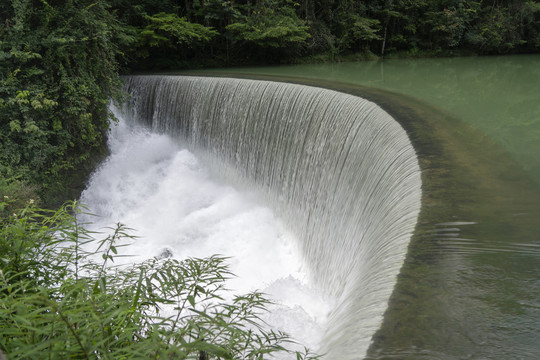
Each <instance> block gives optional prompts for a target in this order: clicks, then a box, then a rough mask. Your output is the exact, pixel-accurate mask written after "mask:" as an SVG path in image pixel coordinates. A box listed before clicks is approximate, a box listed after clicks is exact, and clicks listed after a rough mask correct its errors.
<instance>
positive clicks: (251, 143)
mask: <svg viewBox="0 0 540 360" xmlns="http://www.w3.org/2000/svg"><path fill="white" fill-rule="evenodd" d="M126 80H127V84H126V91H127V92H128V93H129V94H130V95H131V96H130V100H129V101H128V104H127V106H126V109H127V110H125V112H126V116H127V117H128V118H130V119H131V120H133V121H137V122H140V123H143V124H146V125H147V126H149V127H151V128H152V129H153V130H154V131H157V132H163V133H167V134H169V135H172V136H174V137H178V138H180V139H182V140H183V141H185V142H186V143H188V144H189V146H191V147H192V148H193V149H197V150H199V151H204V152H206V153H208V154H211V157H212V158H213V159H215V167H216V168H219V169H221V170H222V172H223V174H226V176H227V177H230V178H234V179H235V181H238V183H244V184H247V183H249V184H251V185H253V186H255V187H256V188H257V189H258V191H260V192H261V193H262V194H264V196H265V197H266V200H267V201H268V203H269V204H270V206H271V207H273V208H274V209H275V211H276V212H277V213H278V214H280V215H281V217H282V219H283V221H284V222H286V224H287V225H288V227H289V228H290V229H291V230H292V231H293V232H294V233H295V234H296V235H297V237H298V238H299V241H300V244H299V246H300V247H301V250H302V253H303V256H304V257H305V261H306V262H307V263H308V264H309V268H310V275H311V278H312V281H313V283H314V284H315V285H316V286H317V287H319V288H320V289H321V290H322V291H324V292H326V293H327V294H330V295H331V296H332V297H334V298H335V299H337V302H336V307H335V309H334V310H333V311H332V313H331V314H330V315H329V317H328V327H327V330H326V334H325V340H324V343H323V344H322V349H320V351H322V352H325V353H327V358H328V359H358V358H359V357H362V356H363V355H364V354H365V352H366V351H367V348H368V346H369V343H370V341H371V337H372V336H373V334H374V333H375V331H376V330H377V329H378V328H379V326H380V324H381V322H382V318H383V315H384V311H385V309H386V308H387V304H388V300H389V297H390V295H391V293H392V290H393V288H394V285H395V283H396V279H397V275H398V273H399V270H400V268H401V266H402V264H403V261H404V258H405V255H406V253H407V246H408V244H409V240H410V238H411V235H412V233H413V231H414V229H415V226H416V222H417V218H418V214H419V211H420V198H421V178H420V177H421V176H420V175H421V174H420V168H419V164H418V159H417V156H416V153H415V150H414V148H413V147H412V145H411V143H410V141H409V138H408V136H407V134H406V132H405V131H404V129H403V128H402V127H401V126H400V125H399V123H398V122H396V121H395V120H394V119H393V118H392V117H391V116H390V115H388V114H387V113H386V112H385V111H383V110H382V109H381V108H380V107H379V106H377V105H376V104H374V103H372V102H369V101H367V100H365V99H362V98H359V97H356V96H351V95H348V94H344V93H340V92H336V91H331V90H326V89H321V88H315V87H308V86H302V85H296V84H286V83H277V82H268V81H255V80H243V79H229V78H208V77H184V76H131V77H129V78H127V79H126ZM231 169H232V171H231Z"/></svg>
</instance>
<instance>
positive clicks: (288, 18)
mask: <svg viewBox="0 0 540 360" xmlns="http://www.w3.org/2000/svg"><path fill="white" fill-rule="evenodd" d="M246 10H247V13H246V14H245V15H240V16H238V17H237V18H236V19H235V21H234V22H233V23H232V24H230V25H228V26H227V27H226V30H227V31H229V32H230V33H231V34H232V38H233V39H234V42H236V43H240V44H242V43H244V44H248V45H255V46H256V47H258V48H259V49H262V50H263V53H265V54H268V53H270V52H274V54H275V52H276V50H278V49H279V50H282V54H285V53H291V52H295V51H298V50H299V49H300V47H301V46H302V45H303V44H305V41H306V40H307V39H308V38H309V36H310V35H309V33H308V29H309V28H308V26H306V23H305V21H303V20H301V19H300V18H299V17H298V16H297V15H296V13H295V10H294V8H292V7H291V6H290V5H289V4H288V3H287V2H281V1H278V0H263V1H259V2H257V4H256V5H255V6H247V7H246Z"/></svg>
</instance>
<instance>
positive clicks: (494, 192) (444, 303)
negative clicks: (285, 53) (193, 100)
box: [219, 55, 540, 359]
mask: <svg viewBox="0 0 540 360" xmlns="http://www.w3.org/2000/svg"><path fill="white" fill-rule="evenodd" d="M219 73H220V75H223V74H231V75H234V76H236V75H238V74H243V75H242V76H246V75H247V76H261V75H262V76H275V77H280V78H282V77H285V78H303V79H309V80H306V81H307V82H309V83H310V84H315V85H317V83H318V82H319V81H320V82H321V83H323V82H324V84H327V83H328V82H332V83H334V82H335V83H341V84H345V85H343V86H344V87H347V88H350V85H354V86H360V87H362V88H367V89H378V90H377V91H379V90H383V91H382V92H381V91H379V92H378V94H379V95H378V96H379V97H380V98H381V99H387V100H386V101H387V103H389V104H390V103H393V102H395V101H394V99H397V100H396V101H399V102H401V103H403V104H405V105H404V107H402V108H397V109H393V110H392V111H390V113H391V114H392V115H393V116H394V117H396V118H398V119H399V118H400V117H401V116H402V115H403V116H404V117H408V120H407V122H408V124H409V125H408V127H407V126H405V127H406V129H407V131H408V132H409V133H410V136H411V138H412V140H413V144H414V145H415V147H416V148H417V151H418V153H419V157H420V159H421V160H420V161H421V165H422V168H423V182H424V191H425V195H424V198H423V210H422V214H421V217H420V223H419V226H418V228H417V232H416V234H415V236H414V237H413V239H412V241H411V245H410V248H409V253H408V256H407V260H406V262H405V265H404V267H403V269H402V272H401V274H400V276H399V278H398V283H397V286H396V289H395V291H394V294H393V296H392V299H391V301H390V306H389V309H388V311H387V313H386V315H385V320H384V322H383V325H382V328H381V329H380V331H379V332H378V333H377V334H376V335H375V337H374V339H373V344H372V346H371V348H370V351H369V353H368V358H369V359H538V358H540V193H539V189H540V55H522V56H500V57H468V58H448V59H414V60H409V59H403V60H384V61H376V62H355V63H338V64H320V65H294V66H278V67H258V68H235V69H228V70H223V69H220V70H219ZM323 86H326V85H323ZM336 87H339V86H336ZM385 94H386V95H388V96H387V97H386V95H385ZM381 106H383V108H385V106H384V105H381ZM390 107H392V106H391V105H390ZM400 109H401V110H400ZM403 109H409V110H410V111H409V110H407V111H406V112H407V114H405V110H403ZM411 114H413V115H411ZM416 118H418V119H422V120H419V122H422V123H424V124H427V125H426V126H421V127H420V130H415V126H416V125H415V119H416ZM411 124H412V125H411Z"/></svg>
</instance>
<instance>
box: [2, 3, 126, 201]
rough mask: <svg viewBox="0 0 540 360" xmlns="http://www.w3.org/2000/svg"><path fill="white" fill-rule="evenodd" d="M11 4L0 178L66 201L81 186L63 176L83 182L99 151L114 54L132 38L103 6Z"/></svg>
mask: <svg viewBox="0 0 540 360" xmlns="http://www.w3.org/2000/svg"><path fill="white" fill-rule="evenodd" d="M10 5H11V6H9V5H6V4H4V5H2V6H3V9H2V10H3V13H2V19H1V20H2V21H1V24H0V34H1V35H2V38H1V42H0V109H1V110H0V175H1V176H3V177H5V178H7V179H11V180H13V181H15V180H25V181H30V182H33V183H36V184H40V186H41V190H40V193H41V195H42V196H44V197H45V200H47V201H48V202H50V203H53V202H55V199H54V197H56V195H53V194H55V193H61V194H62V196H60V197H62V199H61V200H60V201H63V199H64V198H63V196H70V197H71V196H76V194H77V191H80V186H81V183H82V180H81V179H80V178H76V179H75V178H74V177H72V176H67V174H71V175H73V174H80V175H81V176H82V178H84V177H85V175H84V174H87V173H88V172H89V171H90V170H91V166H89V164H90V163H91V161H90V160H91V159H96V156H97V155H98V154H99V153H102V152H103V151H104V135H105V133H106V131H107V129H108V128H109V120H110V116H109V112H108V104H109V101H110V100H111V98H119V96H120V91H119V85H120V80H119V76H118V57H120V56H121V55H122V48H121V46H122V45H127V44H128V43H129V42H130V41H131V40H132V39H131V38H130V37H129V36H127V35H126V33H125V32H124V28H123V27H122V26H121V24H119V23H118V22H117V21H116V20H115V19H114V17H113V16H112V15H111V14H110V13H109V12H108V8H107V4H106V3H105V2H104V1H97V2H95V1H90V0H70V1H66V2H61V3H60V4H54V5H50V4H48V3H47V2H45V1H35V0H12V1H11V4H10ZM77 183H78V184H77ZM67 194H69V195H67ZM57 200H59V199H57Z"/></svg>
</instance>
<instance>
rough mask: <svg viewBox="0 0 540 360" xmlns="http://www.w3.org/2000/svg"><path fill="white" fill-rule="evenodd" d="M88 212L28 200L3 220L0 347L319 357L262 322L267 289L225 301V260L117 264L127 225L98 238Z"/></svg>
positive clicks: (18, 351)
mask: <svg viewBox="0 0 540 360" xmlns="http://www.w3.org/2000/svg"><path fill="white" fill-rule="evenodd" d="M1 204H2V206H4V207H5V206H6V203H5V202H2V203H1ZM82 211H84V207H81V206H80V205H78V204H77V203H71V204H67V205H65V206H63V207H62V208H60V209H59V210H57V211H50V210H43V209H38V208H36V207H35V206H34V205H33V204H28V205H27V206H26V207H25V208H23V209H21V210H18V211H16V212H13V213H11V214H8V215H6V216H4V217H3V218H1V221H2V223H1V229H0V254H1V255H0V265H1V267H0V333H1V334H3V336H2V337H0V348H1V350H2V351H3V352H4V353H5V354H6V355H8V356H9V358H13V359H39V358H48V359H58V358H62V359H63V358H81V359H89V358H99V359H138V358H140V359H150V358H153V359H158V358H160V359H163V358H165V359H264V358H266V357H267V356H268V355H269V354H272V353H276V352H288V353H291V355H292V356H294V357H295V358H297V359H307V358H314V357H313V356H312V355H310V354H309V351H308V350H307V349H306V351H305V352H304V353H297V352H293V351H291V350H287V348H286V346H287V345H290V344H291V340H290V338H289V337H288V336H287V335H286V334H284V333H282V332H278V331H272V330H267V329H266V328H265V327H264V326H263V323H262V321H261V320H260V318H259V314H260V313H261V312H264V311H265V308H266V306H267V305H268V304H269V301H268V300H267V299H266V298H265V297H264V296H263V295H262V294H261V293H258V292H253V293H250V294H247V295H243V296H236V297H234V298H233V300H232V301H225V300H224V297H225V295H226V293H225V290H226V289H225V281H226V280H227V279H228V278H230V277H231V276H232V274H231V273H230V271H229V268H228V266H227V264H226V258H223V257H219V256H212V257H209V258H205V259H186V260H183V261H179V260H175V259H171V258H168V259H158V258H154V259H150V260H147V261H145V262H143V263H140V264H135V265H130V266H118V265H115V264H114V260H115V259H117V258H118V257H119V256H123V255H120V252H121V251H120V250H122V247H125V246H128V245H126V244H127V243H126V240H134V238H133V236H131V235H130V234H129V229H127V228H126V227H125V226H123V225H122V224H117V225H116V227H115V228H114V229H112V233H111V234H110V235H108V236H103V239H101V240H96V236H97V235H98V234H96V233H93V232H90V231H88V230H86V228H85V225H86V224H81V223H79V221H78V220H77V217H76V215H77V214H79V213H81V212H82ZM0 355H1V353H0Z"/></svg>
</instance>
